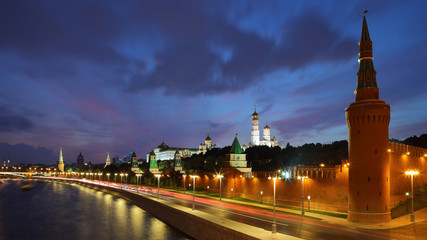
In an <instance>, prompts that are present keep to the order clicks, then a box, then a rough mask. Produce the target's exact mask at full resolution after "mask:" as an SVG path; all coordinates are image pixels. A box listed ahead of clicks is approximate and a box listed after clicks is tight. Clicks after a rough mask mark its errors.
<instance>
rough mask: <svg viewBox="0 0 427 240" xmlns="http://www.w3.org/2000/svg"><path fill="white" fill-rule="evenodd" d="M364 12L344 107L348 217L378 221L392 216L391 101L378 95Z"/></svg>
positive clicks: (352, 220) (353, 220)
mask: <svg viewBox="0 0 427 240" xmlns="http://www.w3.org/2000/svg"><path fill="white" fill-rule="evenodd" d="M366 12H367V11H365V12H364V13H363V24H362V36H361V39H360V42H359V71H358V72H357V88H356V91H355V95H356V101H355V102H353V103H351V104H350V106H349V107H348V108H347V109H346V111H345V115H346V122H347V126H348V152H349V156H348V157H349V161H350V167H349V179H348V215H347V219H348V221H351V222H360V223H379V222H388V221H390V220H391V216H390V161H389V158H388V154H387V146H388V126H389V122H390V105H388V104H386V102H385V101H383V100H380V99H379V88H378V86H377V81H376V72H375V69H374V64H373V58H372V41H371V39H370V36H369V31H368V24H367V22H366V18H365V14H366Z"/></svg>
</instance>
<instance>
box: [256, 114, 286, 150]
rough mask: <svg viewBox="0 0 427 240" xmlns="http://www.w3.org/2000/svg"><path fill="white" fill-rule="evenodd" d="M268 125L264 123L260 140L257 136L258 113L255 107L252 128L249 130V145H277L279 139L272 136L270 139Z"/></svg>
mask: <svg viewBox="0 0 427 240" xmlns="http://www.w3.org/2000/svg"><path fill="white" fill-rule="evenodd" d="M270 136H271V135H270V127H269V126H268V125H267V124H266V125H265V127H264V129H263V136H262V140H260V136H259V115H258V113H257V112H256V108H255V111H254V113H253V114H252V130H251V141H250V143H249V147H253V146H268V147H276V146H279V141H278V140H277V139H276V137H275V136H274V137H273V138H272V139H271V138H270Z"/></svg>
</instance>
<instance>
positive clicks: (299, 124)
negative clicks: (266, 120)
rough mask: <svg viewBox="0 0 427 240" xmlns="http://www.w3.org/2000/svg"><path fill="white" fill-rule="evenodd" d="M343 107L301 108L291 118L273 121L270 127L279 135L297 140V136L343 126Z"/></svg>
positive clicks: (338, 105) (335, 105)
mask: <svg viewBox="0 0 427 240" xmlns="http://www.w3.org/2000/svg"><path fill="white" fill-rule="evenodd" d="M345 107H346V106H345V104H341V103H337V104H334V105H330V106H328V107H323V108H322V107H315V106H313V107H301V108H298V109H296V110H295V111H294V112H293V113H292V114H291V115H290V116H291V117H287V118H285V119H282V120H279V121H274V122H273V123H272V126H273V127H274V128H276V129H278V130H279V132H280V134H279V135H282V136H283V135H284V136H286V137H287V138H298V135H301V134H307V133H310V132H311V131H316V132H318V131H324V130H327V129H329V128H332V127H336V126H339V125H343V124H345V111H344V109H345ZM337 113H338V114H337ZM339 113H341V114H339ZM310 137H311V138H312V137H315V136H310Z"/></svg>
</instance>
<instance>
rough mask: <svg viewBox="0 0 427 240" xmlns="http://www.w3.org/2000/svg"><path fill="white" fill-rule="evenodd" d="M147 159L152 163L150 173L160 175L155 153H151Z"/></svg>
mask: <svg viewBox="0 0 427 240" xmlns="http://www.w3.org/2000/svg"><path fill="white" fill-rule="evenodd" d="M147 159H149V161H150V172H152V173H159V172H160V171H159V165H158V164H157V159H156V154H155V153H154V151H151V153H150V155H149V157H148V158H147Z"/></svg>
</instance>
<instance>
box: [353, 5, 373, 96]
mask: <svg viewBox="0 0 427 240" xmlns="http://www.w3.org/2000/svg"><path fill="white" fill-rule="evenodd" d="M367 12H368V11H365V12H363V23H362V34H361V36H360V42H359V70H358V72H357V89H356V91H355V94H356V101H362V100H368V99H379V89H378V86H377V78H376V74H377V73H376V71H375V68H374V63H373V59H374V58H373V57H372V41H371V37H370V36H369V30H368V23H367V22H366V17H365V15H366V13H367Z"/></svg>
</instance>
